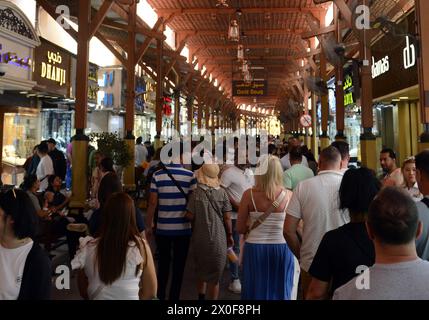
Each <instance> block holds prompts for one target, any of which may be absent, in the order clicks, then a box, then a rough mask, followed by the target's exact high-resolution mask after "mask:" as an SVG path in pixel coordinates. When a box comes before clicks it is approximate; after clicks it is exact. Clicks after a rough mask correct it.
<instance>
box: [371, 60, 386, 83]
mask: <svg viewBox="0 0 429 320" xmlns="http://www.w3.org/2000/svg"><path fill="white" fill-rule="evenodd" d="M389 69H390V64H389V56H385V57H384V58H382V59H381V60H379V61H377V62H376V61H375V58H374V57H372V78H373V79H375V78H377V77H379V76H381V75H382V74H385V73H386V72H388V71H389Z"/></svg>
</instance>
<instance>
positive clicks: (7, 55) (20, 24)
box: [0, 1, 40, 185]
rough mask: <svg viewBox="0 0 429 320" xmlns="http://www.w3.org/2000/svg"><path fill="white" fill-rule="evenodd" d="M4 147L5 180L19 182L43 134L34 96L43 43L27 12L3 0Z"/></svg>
mask: <svg viewBox="0 0 429 320" xmlns="http://www.w3.org/2000/svg"><path fill="white" fill-rule="evenodd" d="M0 15H1V16H2V21H0V63H1V65H2V72H1V74H0V125H1V126H0V128H2V130H0V147H1V149H0V150H1V153H0V158H1V162H0V163H1V167H2V176H1V179H2V182H3V183H4V184H14V185H18V184H20V183H21V182H22V179H23V176H24V169H23V168H22V165H23V164H24V162H25V160H26V159H27V157H29V156H30V155H31V154H32V149H33V147H34V146H35V145H36V144H37V141H38V140H39V138H40V132H39V129H38V128H39V112H38V109H37V103H36V101H35V99H34V97H33V96H29V95H28V93H29V91H31V90H32V89H33V88H34V86H35V85H36V82H35V81H33V80H32V78H31V74H32V66H33V60H34V48H35V47H37V46H39V45H40V40H39V38H38V36H37V33H36V32H35V30H34V29H33V27H32V24H31V22H30V21H29V20H28V19H27V17H26V15H25V14H24V13H23V12H22V11H21V10H20V9H19V8H18V7H17V6H15V5H14V4H12V3H10V2H7V1H0Z"/></svg>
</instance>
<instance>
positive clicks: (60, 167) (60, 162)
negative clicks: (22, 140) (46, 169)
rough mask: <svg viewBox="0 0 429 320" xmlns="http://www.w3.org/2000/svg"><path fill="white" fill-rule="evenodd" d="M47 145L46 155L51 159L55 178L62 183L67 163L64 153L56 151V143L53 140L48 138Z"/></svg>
mask: <svg viewBox="0 0 429 320" xmlns="http://www.w3.org/2000/svg"><path fill="white" fill-rule="evenodd" d="M47 143H48V149H49V153H48V155H49V156H50V157H51V159H52V163H53V165H54V172H55V174H56V175H57V176H59V177H60V178H61V180H62V181H64V180H65V178H66V171H67V163H66V158H65V156H64V153H62V152H61V151H60V150H58V149H57V147H56V146H57V142H56V141H55V139H53V138H50V139H49V140H48V141H47Z"/></svg>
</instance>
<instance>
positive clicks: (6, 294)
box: [0, 189, 51, 300]
mask: <svg viewBox="0 0 429 320" xmlns="http://www.w3.org/2000/svg"><path fill="white" fill-rule="evenodd" d="M37 224H38V217H37V214H36V209H35V208H34V206H33V204H32V202H31V199H30V197H29V196H28V194H27V193H26V192H25V191H22V190H18V189H12V190H9V191H8V192H6V193H1V194H0V300H16V299H18V300H41V299H49V298H50V295H51V261H50V260H49V257H48V255H47V254H46V252H45V251H44V250H43V249H42V248H41V247H40V246H39V244H37V243H36V242H34V241H33V239H34V238H35V235H36V229H37Z"/></svg>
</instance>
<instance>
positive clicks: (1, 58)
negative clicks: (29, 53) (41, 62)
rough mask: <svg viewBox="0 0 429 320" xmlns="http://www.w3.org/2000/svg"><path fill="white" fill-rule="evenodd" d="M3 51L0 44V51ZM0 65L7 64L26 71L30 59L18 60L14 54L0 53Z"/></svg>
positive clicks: (29, 64) (29, 65)
mask: <svg viewBox="0 0 429 320" xmlns="http://www.w3.org/2000/svg"><path fill="white" fill-rule="evenodd" d="M2 49H3V46H2V45H1V44H0V50H2ZM0 63H7V64H11V65H14V66H16V67H20V68H24V69H28V68H30V67H31V58H30V57H26V58H20V57H18V55H17V54H16V53H14V52H6V53H1V52H0Z"/></svg>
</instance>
